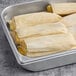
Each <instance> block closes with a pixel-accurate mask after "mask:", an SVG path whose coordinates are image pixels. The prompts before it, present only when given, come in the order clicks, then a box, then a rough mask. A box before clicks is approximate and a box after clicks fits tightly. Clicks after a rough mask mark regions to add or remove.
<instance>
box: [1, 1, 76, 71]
mask: <svg viewBox="0 0 76 76" xmlns="http://www.w3.org/2000/svg"><path fill="white" fill-rule="evenodd" d="M56 1H57V2H60V1H58V0H56ZM56 1H55V0H53V1H49V0H47V1H32V2H26V3H20V4H16V5H12V6H9V7H7V8H5V9H4V10H3V11H2V13H1V19H2V21H1V22H2V27H3V30H4V32H5V35H6V37H7V39H8V42H9V44H10V46H11V48H12V51H13V53H14V55H15V57H16V60H17V62H18V63H19V64H20V65H21V66H22V67H23V68H25V69H28V70H31V71H41V70H45V69H49V68H54V67H58V66H62V65H67V64H71V63H76V50H68V51H66V52H62V53H56V54H52V55H48V56H43V57H38V58H29V57H26V56H22V55H21V54H20V53H18V51H17V48H16V46H15V44H14V42H13V39H12V37H11V35H10V31H9V30H8V28H7V21H9V20H10V19H11V18H12V17H14V16H16V15H20V14H25V13H31V12H39V11H44V10H45V9H44V8H45V7H46V5H48V4H49V3H50V2H56ZM61 2H66V0H63V1H61Z"/></svg>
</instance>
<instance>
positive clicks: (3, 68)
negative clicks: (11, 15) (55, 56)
mask: <svg viewBox="0 0 76 76" xmlns="http://www.w3.org/2000/svg"><path fill="white" fill-rule="evenodd" d="M25 1H31V0H0V13H1V11H2V10H3V9H4V8H5V7H7V6H9V5H11V4H16V3H21V2H25ZM0 76H76V64H71V65H67V66H63V67H58V68H54V69H49V70H46V71H41V72H30V71H27V70H25V69H23V68H22V67H21V66H19V65H18V64H17V62H16V60H15V57H14V55H13V53H12V50H11V48H10V46H9V43H8V41H7V39H6V37H5V34H4V32H3V30H2V26H1V19H0Z"/></svg>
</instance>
